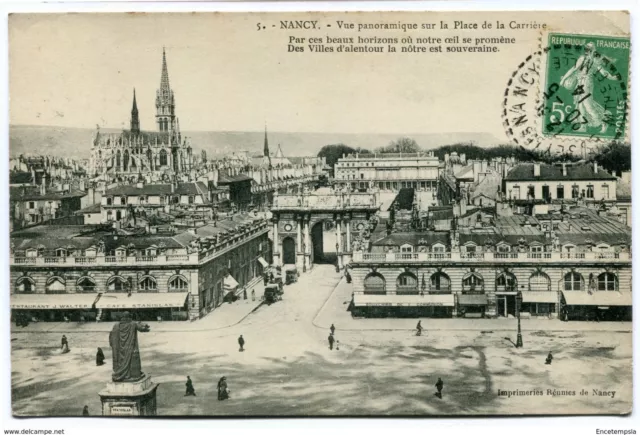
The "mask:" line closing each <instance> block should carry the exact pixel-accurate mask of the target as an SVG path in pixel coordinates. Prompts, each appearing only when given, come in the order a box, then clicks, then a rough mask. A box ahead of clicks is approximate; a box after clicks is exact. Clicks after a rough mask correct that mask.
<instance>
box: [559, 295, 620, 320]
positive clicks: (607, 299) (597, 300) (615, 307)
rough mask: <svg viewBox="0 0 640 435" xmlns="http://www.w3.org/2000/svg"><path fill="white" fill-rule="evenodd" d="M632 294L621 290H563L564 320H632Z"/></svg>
mask: <svg viewBox="0 0 640 435" xmlns="http://www.w3.org/2000/svg"><path fill="white" fill-rule="evenodd" d="M631 304H632V294H631V292H629V293H622V292H619V291H590V292H588V291H563V292H562V300H561V304H560V311H561V319H562V320H597V321H600V320H602V321H631V318H632V308H631Z"/></svg>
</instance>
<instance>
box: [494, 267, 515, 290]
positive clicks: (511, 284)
mask: <svg viewBox="0 0 640 435" xmlns="http://www.w3.org/2000/svg"><path fill="white" fill-rule="evenodd" d="M496 286H497V288H496V291H499V292H515V291H517V290H518V280H517V279H516V277H515V275H514V274H512V273H509V272H505V273H502V274H500V276H498V278H496Z"/></svg>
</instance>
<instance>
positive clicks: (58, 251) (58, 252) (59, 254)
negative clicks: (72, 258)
mask: <svg viewBox="0 0 640 435" xmlns="http://www.w3.org/2000/svg"><path fill="white" fill-rule="evenodd" d="M66 256H67V250H66V249H64V248H58V249H56V257H66Z"/></svg>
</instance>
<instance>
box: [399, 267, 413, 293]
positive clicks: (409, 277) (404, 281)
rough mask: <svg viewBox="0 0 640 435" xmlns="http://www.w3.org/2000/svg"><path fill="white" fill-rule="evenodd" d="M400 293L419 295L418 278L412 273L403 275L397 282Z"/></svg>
mask: <svg viewBox="0 0 640 435" xmlns="http://www.w3.org/2000/svg"><path fill="white" fill-rule="evenodd" d="M396 286H397V292H398V293H416V294H417V293H418V278H417V277H416V276H415V275H414V274H413V273H410V272H404V273H401V274H400V276H398V279H397V282H396Z"/></svg>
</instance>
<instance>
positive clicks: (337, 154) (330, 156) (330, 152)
mask: <svg viewBox="0 0 640 435" xmlns="http://www.w3.org/2000/svg"><path fill="white" fill-rule="evenodd" d="M354 153H363V154H368V153H370V151H369V150H366V149H364V148H352V147H350V146H348V145H345V144H343V143H339V144H333V145H325V146H323V147H322V149H321V150H320V152H318V157H325V158H326V161H327V165H329V166H330V167H331V172H332V173H333V167H334V165H335V164H336V162H337V161H338V159H340V158H342V156H343V155H348V154H354Z"/></svg>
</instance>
